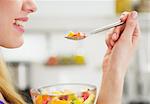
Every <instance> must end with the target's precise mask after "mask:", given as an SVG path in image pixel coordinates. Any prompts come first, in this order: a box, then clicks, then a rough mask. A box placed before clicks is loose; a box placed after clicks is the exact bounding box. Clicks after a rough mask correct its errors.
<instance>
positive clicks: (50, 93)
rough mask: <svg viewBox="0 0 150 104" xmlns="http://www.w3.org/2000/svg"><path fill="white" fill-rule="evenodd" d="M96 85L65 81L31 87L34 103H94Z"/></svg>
mask: <svg viewBox="0 0 150 104" xmlns="http://www.w3.org/2000/svg"><path fill="white" fill-rule="evenodd" d="M96 90H97V89H96V86H94V85H90V84H79V83H66V84H56V85H51V86H45V87H41V88H38V89H31V91H30V92H31V96H32V100H33V103H34V104H94V102H95V98H96Z"/></svg>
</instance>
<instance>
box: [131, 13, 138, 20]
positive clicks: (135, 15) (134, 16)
mask: <svg viewBox="0 0 150 104" xmlns="http://www.w3.org/2000/svg"><path fill="white" fill-rule="evenodd" d="M131 16H132V18H134V19H136V17H137V12H136V11H133V12H132V13H131Z"/></svg>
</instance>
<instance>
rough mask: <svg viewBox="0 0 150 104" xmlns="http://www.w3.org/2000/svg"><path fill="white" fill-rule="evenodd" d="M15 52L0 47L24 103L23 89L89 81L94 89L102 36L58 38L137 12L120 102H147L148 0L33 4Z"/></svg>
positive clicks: (97, 82) (41, 0)
mask: <svg viewBox="0 0 150 104" xmlns="http://www.w3.org/2000/svg"><path fill="white" fill-rule="evenodd" d="M36 3H37V6H38V11H37V12H36V13H35V14H33V15H32V16H31V19H30V21H29V23H28V24H27V25H26V29H27V30H26V33H25V34H24V38H25V43H24V45H23V46H22V47H20V48H18V49H5V48H2V49H1V52H2V55H3V57H4V59H5V61H6V63H7V64H8V68H9V70H10V72H11V75H12V77H13V80H14V83H15V85H16V87H17V88H18V90H19V91H20V93H21V94H22V95H23V96H24V97H25V99H26V101H27V102H28V103H29V104H30V103H32V102H31V98H30V94H29V90H30V89H31V88H38V87H42V86H47V85H52V84H56V83H70V82H72V83H89V84H93V85H96V86H97V87H98V88H100V87H99V86H100V84H101V77H102V73H101V65H102V60H103V56H104V54H105V51H106V45H105V35H106V33H107V31H106V32H102V33H99V34H98V35H95V36H91V37H89V38H87V39H85V40H83V41H72V40H67V39H65V38H64V34H66V33H68V32H69V31H83V32H88V31H91V30H92V29H95V28H99V27H101V26H103V25H106V24H109V23H112V22H115V21H117V20H118V19H119V16H120V13H121V12H123V11H131V10H137V11H138V12H139V22H140V26H141V30H142V37H141V40H140V44H139V47H138V50H137V52H136V54H135V56H134V58H133V60H132V62H131V65H130V67H129V71H128V74H127V77H126V80H125V86H124V94H123V103H122V104H150V55H149V53H150V46H149V45H150V36H149V35H150V0H95V1H94V0H76V1H75V0H68V1H67V0H37V1H36Z"/></svg>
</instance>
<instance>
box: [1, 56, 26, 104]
mask: <svg viewBox="0 0 150 104" xmlns="http://www.w3.org/2000/svg"><path fill="white" fill-rule="evenodd" d="M0 93H1V94H2V95H3V97H4V98H5V100H6V101H7V102H8V103H11V104H25V102H24V101H23V99H22V97H21V96H20V95H19V94H18V93H17V92H16V91H15V89H14V87H13V85H12V81H11V79H10V77H9V74H8V70H7V68H6V65H5V63H4V61H3V59H2V58H1V57H0Z"/></svg>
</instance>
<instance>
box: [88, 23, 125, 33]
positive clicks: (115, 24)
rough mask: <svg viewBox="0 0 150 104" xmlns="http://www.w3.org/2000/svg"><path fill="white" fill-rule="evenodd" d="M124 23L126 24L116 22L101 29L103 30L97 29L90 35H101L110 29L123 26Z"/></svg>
mask: <svg viewBox="0 0 150 104" xmlns="http://www.w3.org/2000/svg"><path fill="white" fill-rule="evenodd" d="M124 23H125V22H120V21H118V22H115V23H112V24H109V25H106V26H103V27H101V28H98V29H95V30H93V31H91V32H90V34H97V33H99V32H102V31H105V30H108V29H110V28H113V27H116V26H120V25H123V24H124Z"/></svg>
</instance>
